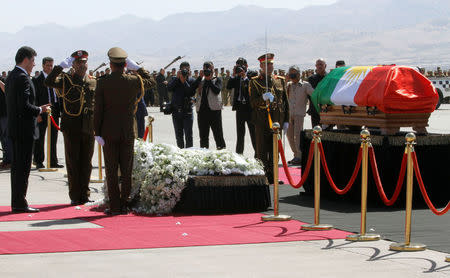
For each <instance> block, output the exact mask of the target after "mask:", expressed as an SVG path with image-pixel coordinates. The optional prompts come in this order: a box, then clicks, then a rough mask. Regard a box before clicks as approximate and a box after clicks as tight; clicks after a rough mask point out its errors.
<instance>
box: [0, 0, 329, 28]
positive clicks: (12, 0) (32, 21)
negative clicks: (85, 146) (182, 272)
mask: <svg viewBox="0 0 450 278" xmlns="http://www.w3.org/2000/svg"><path fill="white" fill-rule="evenodd" d="M334 2H336V0H282V1H276V0H275V1H274V0H258V1H256V0H222V1H217V0H208V1H203V0H171V1H170V0H169V1H168V0H162V1H161V0H158V1H145V0H126V1H123V0H76V1H55V0H34V1H32V0H22V1H16V0H0V9H1V11H2V13H1V16H0V32H8V33H15V32H17V31H19V30H20V29H22V28H23V27H24V26H29V25H39V24H45V23H58V24H60V25H63V26H70V27H73V26H81V25H84V24H87V23H92V22H96V21H102V20H107V19H111V18H116V17H119V16H121V15H124V14H133V15H136V16H139V17H146V18H152V19H155V20H159V19H162V18H164V17H166V16H167V15H170V14H175V13H182V12H203V11H222V10H228V9H231V8H233V7H235V6H237V5H258V6H261V7H266V8H289V9H294V10H298V9H301V8H303V7H305V6H309V5H320V4H330V3H334Z"/></svg>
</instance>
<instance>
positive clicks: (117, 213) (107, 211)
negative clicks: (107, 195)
mask: <svg viewBox="0 0 450 278" xmlns="http://www.w3.org/2000/svg"><path fill="white" fill-rule="evenodd" d="M104 212H105V214H106V215H111V216H114V215H120V214H122V211H121V210H119V211H117V210H111V209H105V211H104Z"/></svg>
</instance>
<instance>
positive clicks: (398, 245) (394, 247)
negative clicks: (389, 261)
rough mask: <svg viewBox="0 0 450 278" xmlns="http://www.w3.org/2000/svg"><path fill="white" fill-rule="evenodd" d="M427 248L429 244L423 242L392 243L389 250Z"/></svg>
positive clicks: (420, 249) (418, 249)
mask: <svg viewBox="0 0 450 278" xmlns="http://www.w3.org/2000/svg"><path fill="white" fill-rule="evenodd" d="M425 249H427V246H426V245H425V244H422V243H410V244H406V243H392V244H391V246H389V250H392V251H409V252H413V251H424V250H425Z"/></svg>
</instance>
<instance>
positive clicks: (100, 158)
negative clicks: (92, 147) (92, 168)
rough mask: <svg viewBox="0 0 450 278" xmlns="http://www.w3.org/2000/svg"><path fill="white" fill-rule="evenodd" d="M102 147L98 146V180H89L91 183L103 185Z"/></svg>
mask: <svg viewBox="0 0 450 278" xmlns="http://www.w3.org/2000/svg"><path fill="white" fill-rule="evenodd" d="M102 170H103V169H102V146H101V145H100V144H98V180H90V182H92V183H103V182H105V181H104V180H103V174H102Z"/></svg>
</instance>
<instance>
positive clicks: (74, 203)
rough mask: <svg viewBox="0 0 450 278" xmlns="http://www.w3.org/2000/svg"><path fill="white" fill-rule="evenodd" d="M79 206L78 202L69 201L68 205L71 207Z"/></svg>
mask: <svg viewBox="0 0 450 278" xmlns="http://www.w3.org/2000/svg"><path fill="white" fill-rule="evenodd" d="M79 204H80V201H76V200H71V201H70V205H71V206H78V205H79Z"/></svg>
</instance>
